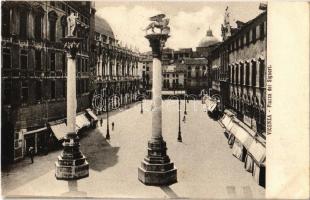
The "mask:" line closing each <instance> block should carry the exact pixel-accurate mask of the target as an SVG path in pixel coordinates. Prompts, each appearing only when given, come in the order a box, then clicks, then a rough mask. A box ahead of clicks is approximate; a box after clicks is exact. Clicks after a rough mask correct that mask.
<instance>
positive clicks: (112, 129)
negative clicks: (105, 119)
mask: <svg viewBox="0 0 310 200" xmlns="http://www.w3.org/2000/svg"><path fill="white" fill-rule="evenodd" d="M112 131H114V122H112Z"/></svg>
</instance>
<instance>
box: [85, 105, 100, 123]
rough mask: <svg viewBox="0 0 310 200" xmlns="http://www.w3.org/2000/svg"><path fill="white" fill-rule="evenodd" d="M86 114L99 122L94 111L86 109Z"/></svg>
mask: <svg viewBox="0 0 310 200" xmlns="http://www.w3.org/2000/svg"><path fill="white" fill-rule="evenodd" d="M86 112H87V113H88V114H89V115H90V116H91V118H93V119H94V120H95V121H98V118H97V116H96V115H95V114H94V113H93V111H92V110H91V109H90V108H88V109H86Z"/></svg>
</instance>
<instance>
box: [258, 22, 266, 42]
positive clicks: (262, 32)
mask: <svg viewBox="0 0 310 200" xmlns="http://www.w3.org/2000/svg"><path fill="white" fill-rule="evenodd" d="M264 26H265V24H264V22H263V23H261V24H260V26H259V36H260V38H261V39H264V36H265V27H264Z"/></svg>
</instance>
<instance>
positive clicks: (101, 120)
mask: <svg viewBox="0 0 310 200" xmlns="http://www.w3.org/2000/svg"><path fill="white" fill-rule="evenodd" d="M102 124H103V119H102V118H101V119H100V126H101V127H102Z"/></svg>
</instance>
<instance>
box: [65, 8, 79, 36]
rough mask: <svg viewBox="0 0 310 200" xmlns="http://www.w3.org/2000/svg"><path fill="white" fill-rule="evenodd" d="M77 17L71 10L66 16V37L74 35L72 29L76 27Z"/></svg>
mask: <svg viewBox="0 0 310 200" xmlns="http://www.w3.org/2000/svg"><path fill="white" fill-rule="evenodd" d="M77 18H78V15H77V14H74V13H73V12H71V13H70V15H69V16H68V17H67V26H68V34H67V36H68V37H72V36H74V31H75V28H76V23H77V22H76V19H77Z"/></svg>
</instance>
